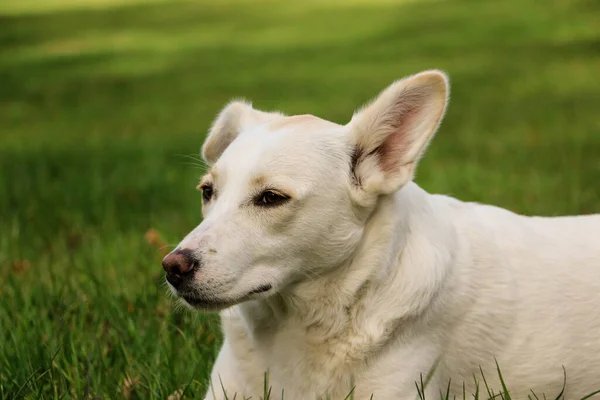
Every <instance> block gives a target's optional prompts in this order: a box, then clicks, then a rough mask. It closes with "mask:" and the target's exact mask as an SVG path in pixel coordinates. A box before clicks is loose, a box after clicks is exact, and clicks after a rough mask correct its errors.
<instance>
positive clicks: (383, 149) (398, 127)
mask: <svg viewBox="0 0 600 400" xmlns="http://www.w3.org/2000/svg"><path fill="white" fill-rule="evenodd" d="M406 95H408V98H407V97H406V96H405V94H403V96H402V97H401V98H400V101H399V102H398V103H397V104H396V105H395V107H393V108H392V110H391V112H390V113H389V114H388V115H387V116H386V117H385V119H386V121H385V123H386V124H387V127H386V129H388V130H389V133H388V134H387V138H386V139H385V141H384V142H383V143H382V144H381V146H379V148H378V149H377V152H376V154H377V155H378V157H379V163H380V165H381V169H382V170H383V172H384V173H393V172H395V171H397V170H398V168H400V167H401V166H402V165H404V164H406V163H407V162H408V160H406V159H405V158H406V155H407V154H408V152H409V151H410V149H411V147H412V144H413V141H414V138H413V136H412V132H411V130H412V128H413V127H414V124H415V122H416V120H417V119H418V117H419V111H421V105H420V104H419V103H420V102H421V100H422V98H421V96H418V95H412V93H406ZM411 95H412V96H411Z"/></svg>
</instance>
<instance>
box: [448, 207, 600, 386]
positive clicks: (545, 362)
mask: <svg viewBox="0 0 600 400" xmlns="http://www.w3.org/2000/svg"><path fill="white" fill-rule="evenodd" d="M452 204H456V202H455V201H452ZM453 208H454V209H455V210H457V211H456V214H455V221H456V226H457V229H458V231H459V234H460V235H462V236H463V237H466V238H468V243H469V246H470V250H469V251H470V252H471V257H473V263H471V264H469V265H468V266H462V268H464V271H463V272H464V273H465V274H467V275H468V276H469V277H470V278H469V281H471V280H472V281H473V282H474V285H476V287H471V288H469V290H471V293H470V294H469V296H470V297H471V298H472V301H473V303H472V305H471V306H470V310H469V311H468V312H466V313H465V316H464V320H463V321H462V322H461V323H460V324H459V325H458V326H457V328H456V330H455V331H454V334H453V335H452V337H453V340H452V342H453V344H452V345H451V346H449V349H451V350H450V352H449V354H448V359H447V365H452V366H453V367H454V369H453V371H454V372H457V373H458V374H459V375H461V376H460V377H461V378H465V377H467V376H468V375H469V374H471V376H472V374H475V375H479V376H480V372H479V370H478V367H479V366H480V365H476V364H477V363H478V362H481V366H487V368H484V374H485V377H486V379H487V380H488V381H490V380H491V381H497V377H498V372H497V371H496V366H495V365H493V364H491V363H490V356H493V357H495V358H496V359H497V361H498V363H499V366H500V369H501V371H502V375H503V377H504V379H505V381H506V383H507V385H508V387H509V390H510V389H511V388H513V391H512V392H511V395H512V396H513V398H527V395H528V393H527V392H523V393H521V392H519V389H520V388H525V389H524V390H526V391H528V390H529V389H532V390H534V391H535V392H536V394H537V395H539V396H540V398H541V395H542V394H544V393H545V394H546V396H551V397H552V396H556V395H558V393H559V392H560V391H561V389H562V385H563V373H564V372H565V371H566V374H567V382H568V385H567V387H566V397H565V398H580V397H582V396H584V395H586V394H588V393H589V391H590V390H589V385H590V382H597V386H598V387H597V388H596V389H600V358H599V357H598V354H600V339H599V332H600V314H599V313H598V307H600V215H589V216H573V217H553V218H550V217H526V216H521V215H518V214H515V213H512V212H510V211H507V210H504V209H501V208H498V207H494V206H487V205H479V204H473V203H463V206H462V207H460V206H458V207H457V206H454V207H453ZM459 267H460V266H459ZM475 282H476V283H475ZM465 354H471V355H472V356H473V357H474V359H472V360H469V362H468V364H469V365H467V363H465V359H464V355H465ZM477 355H479V357H481V358H479V357H478V356H477ZM461 359H462V361H461ZM474 361H475V362H474ZM457 365H463V366H464V369H461V368H459V369H458V370H457V369H456V366H457ZM563 366H564V368H565V371H563ZM474 368H475V369H474ZM447 377H451V374H448V376H447ZM462 380H463V379H461V380H460V382H461V385H462ZM457 381H458V379H457ZM471 381H473V380H472V379H471ZM467 382H468V381H467ZM580 383H585V384H587V386H585V385H584V384H580ZM481 384H482V385H483V381H482V382H481ZM496 387H498V386H496ZM457 390H459V391H460V390H462V388H457ZM529 394H531V393H530V392H529Z"/></svg>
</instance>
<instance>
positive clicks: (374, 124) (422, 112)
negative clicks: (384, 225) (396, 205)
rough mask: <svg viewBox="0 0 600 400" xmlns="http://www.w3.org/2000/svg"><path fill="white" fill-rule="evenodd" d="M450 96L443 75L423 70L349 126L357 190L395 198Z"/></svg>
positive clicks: (398, 84)
mask: <svg viewBox="0 0 600 400" xmlns="http://www.w3.org/2000/svg"><path fill="white" fill-rule="evenodd" d="M448 92H449V84H448V78H447V76H446V75H445V74H444V73H443V72H441V71H437V70H429V71H423V72H420V73H418V74H416V75H412V76H409V77H407V78H404V79H401V80H398V81H396V82H394V83H392V84H391V85H390V86H388V87H387V88H386V89H385V90H383V91H382V92H381V93H380V94H379V96H378V97H377V98H376V99H375V100H374V101H372V102H371V103H370V104H368V105H367V106H365V107H363V108H362V109H361V110H359V111H357V112H356V113H355V114H354V116H353V117H352V120H351V121H350V122H349V123H348V125H347V126H348V128H349V129H350V140H351V144H352V145H353V146H354V156H353V160H352V173H353V174H354V178H355V181H356V184H357V185H359V186H360V187H361V188H362V189H363V190H364V191H366V192H369V193H374V194H390V193H393V192H395V191H397V190H398V189H400V188H401V187H402V186H403V185H404V184H406V183H407V182H408V181H410V180H411V179H412V178H413V175H414V169H415V165H416V163H417V161H418V159H419V157H420V156H421V155H422V154H423V152H424V150H425V148H426V146H427V144H428V143H429V141H430V139H431V138H432V137H433V135H434V133H435V131H436V129H437V127H438V125H439V124H440V121H441V120H442V117H443V116H444V112H445V110H446V103H447V99H448Z"/></svg>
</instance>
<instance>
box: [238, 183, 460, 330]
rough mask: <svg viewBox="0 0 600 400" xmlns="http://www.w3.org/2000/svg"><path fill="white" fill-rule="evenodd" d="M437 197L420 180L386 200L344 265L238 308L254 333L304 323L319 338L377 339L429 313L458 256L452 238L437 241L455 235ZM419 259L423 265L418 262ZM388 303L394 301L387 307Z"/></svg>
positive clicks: (373, 215) (368, 224)
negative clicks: (360, 334) (361, 335)
mask: <svg viewBox="0 0 600 400" xmlns="http://www.w3.org/2000/svg"><path fill="white" fill-rule="evenodd" d="M430 199H431V196H430V195H429V194H428V193H426V192H425V191H424V190H422V189H421V188H419V187H418V186H417V185H416V184H414V183H409V184H407V185H406V186H405V187H404V188H403V189H402V190H400V191H399V192H397V193H396V194H395V195H393V196H388V197H383V198H381V199H380V201H379V203H378V205H377V207H376V208H375V210H374V211H373V213H372V214H371V216H370V217H369V220H368V221H367V223H366V225H365V230H364V234H363V238H362V240H361V242H360V244H359V245H358V247H357V248H356V250H355V252H354V254H353V256H352V257H350V258H349V259H348V260H347V261H346V262H345V263H344V264H343V265H341V266H339V268H336V269H335V270H334V271H332V272H330V273H328V274H326V275H323V276H320V277H318V278H316V279H314V280H310V281H305V282H302V283H299V284H296V285H295V286H293V287H291V288H290V289H289V290H285V291H283V292H281V293H280V295H275V296H272V297H271V298H269V299H265V300H258V301H252V302H248V303H244V304H241V305H239V306H237V307H236V308H237V311H238V312H239V314H240V315H241V316H242V318H243V319H244V320H245V325H246V327H247V330H248V333H249V334H250V336H252V337H254V336H256V335H261V334H266V335H268V334H269V332H270V331H276V330H277V329H278V327H279V326H280V325H281V324H282V323H286V324H294V325H295V326H298V325H300V326H302V327H304V328H305V329H306V332H308V333H311V332H312V333H314V334H315V335H316V336H317V337H318V338H319V339H318V340H324V339H328V338H331V337H335V336H340V335H343V334H344V332H345V331H348V330H349V329H350V330H353V331H354V332H356V331H358V330H362V329H364V327H370V328H369V329H371V330H374V331H373V332H369V333H367V335H368V336H373V337H372V338H370V339H369V340H375V341H377V340H381V339H382V338H381V337H379V336H381V335H383V334H384V332H385V331H389V329H390V324H393V323H395V322H398V321H402V320H406V319H407V318H410V317H414V316H416V315H418V314H419V313H421V312H423V310H424V309H425V308H427V306H428V305H429V304H430V302H431V301H432V299H433V298H434V296H435V294H436V293H437V291H438V289H439V288H438V287H436V285H437V282H443V279H440V275H443V274H445V273H446V270H447V268H446V264H447V263H449V262H450V261H451V258H452V256H453V254H452V252H451V251H450V250H449V249H451V248H452V243H448V239H446V242H444V240H442V241H439V240H438V239H439V238H441V237H444V238H454V236H455V235H454V232H453V229H452V227H451V225H449V224H445V222H444V220H443V217H442V218H441V220H440V218H437V217H438V216H437V215H436V214H435V212H433V209H432V206H431V204H430ZM448 231H452V232H451V234H450V235H449V234H448ZM431 235H434V236H435V238H431V237H430V236H431ZM433 243H435V246H434V244H433ZM446 244H447V246H445V245H446ZM416 257H418V260H419V263H418V264H419V265H416V264H417V263H415V262H412V261H413V260H415V258H416ZM421 264H425V265H421ZM391 291H393V292H394V293H393V295H392V293H391ZM382 302H392V303H393V304H392V305H391V306H389V307H381V304H382ZM381 310H385V312H386V315H382V314H381ZM390 310H394V312H393V313H390ZM359 325H360V326H359Z"/></svg>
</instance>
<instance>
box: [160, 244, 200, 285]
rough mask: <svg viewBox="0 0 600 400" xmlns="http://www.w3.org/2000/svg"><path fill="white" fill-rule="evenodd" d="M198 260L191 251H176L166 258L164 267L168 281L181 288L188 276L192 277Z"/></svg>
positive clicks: (163, 263) (163, 261)
mask: <svg viewBox="0 0 600 400" xmlns="http://www.w3.org/2000/svg"><path fill="white" fill-rule="evenodd" d="M196 265H198V260H197V259H196V258H195V257H194V256H193V254H192V252H191V251H189V250H175V251H173V252H171V253H169V254H167V255H166V256H165V258H163V260H162V266H163V268H164V270H165V272H166V273H167V281H169V283H170V284H171V285H173V286H175V287H177V286H179V285H180V284H181V282H182V281H183V279H184V278H185V277H186V276H189V275H191V273H192V272H193V271H194V267H195V266H196Z"/></svg>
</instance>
